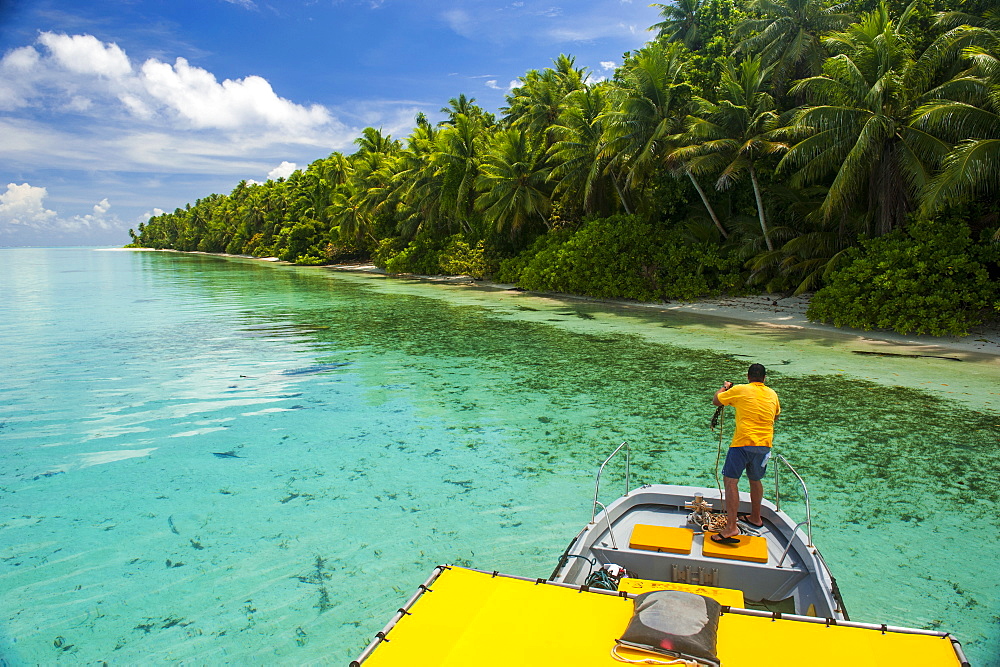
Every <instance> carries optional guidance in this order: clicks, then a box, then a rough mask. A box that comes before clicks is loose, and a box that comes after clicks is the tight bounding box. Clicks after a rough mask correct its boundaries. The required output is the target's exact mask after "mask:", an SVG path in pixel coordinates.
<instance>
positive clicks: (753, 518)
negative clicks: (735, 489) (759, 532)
mask: <svg viewBox="0 0 1000 667" xmlns="http://www.w3.org/2000/svg"><path fill="white" fill-rule="evenodd" d="M762 500H764V484H763V483H762V482H761V481H760V480H759V479H758V480H753V479H751V480H750V523H755V524H757V525H758V526H763V525H764V520H763V519H761V518H760V504H761V501H762Z"/></svg>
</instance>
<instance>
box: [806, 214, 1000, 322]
mask: <svg viewBox="0 0 1000 667" xmlns="http://www.w3.org/2000/svg"><path fill="white" fill-rule="evenodd" d="M996 254H997V250H996V248H995V246H990V245H986V244H976V243H974V242H973V240H972V238H971V237H970V235H969V229H968V227H967V226H966V225H965V224H964V223H962V222H961V221H926V220H922V221H917V222H914V223H913V224H911V225H909V226H908V227H907V229H906V230H904V231H899V230H897V231H894V232H892V233H890V234H886V235H885V236H881V237H878V238H874V239H867V240H862V242H861V246H860V247H858V248H852V249H851V250H850V251H849V254H848V257H847V264H846V265H845V266H844V267H843V268H841V269H839V270H838V271H836V272H835V273H834V274H833V275H832V276H831V278H830V281H829V283H828V284H827V285H826V286H825V287H823V288H822V289H820V290H819V291H818V292H816V295H815V296H814V297H813V299H812V301H811V303H810V304H809V308H808V310H807V311H806V316H807V317H808V318H809V319H810V320H814V321H821V322H832V323H833V324H834V325H836V326H849V327H855V328H858V329H866V330H868V329H892V330H893V331H897V332H899V333H902V334H908V333H917V334H924V333H927V334H932V335H935V336H945V335H956V336H962V335H966V334H967V333H968V331H969V328H970V327H973V326H975V325H977V324H981V323H982V322H983V321H984V319H985V318H986V317H988V316H990V315H991V314H995V313H996V306H995V304H994V301H995V299H996V298H997V296H998V292H997V288H996V286H995V285H994V283H993V282H992V281H991V280H990V277H989V274H988V272H987V270H986V267H985V265H984V262H987V263H990V262H994V263H995V262H996Z"/></svg>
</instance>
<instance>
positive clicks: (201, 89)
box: [0, 32, 344, 143]
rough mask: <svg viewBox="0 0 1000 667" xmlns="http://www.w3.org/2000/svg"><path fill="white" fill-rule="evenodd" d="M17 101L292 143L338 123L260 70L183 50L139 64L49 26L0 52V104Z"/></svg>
mask: <svg viewBox="0 0 1000 667" xmlns="http://www.w3.org/2000/svg"><path fill="white" fill-rule="evenodd" d="M24 107H36V108H38V107H41V108H44V107H51V108H61V109H64V110H68V111H73V112H78V113H88V114H90V115H91V116H94V117H100V118H102V119H103V118H107V117H108V116H109V115H112V116H114V115H117V116H118V117H126V118H127V117H131V118H133V119H135V120H140V121H146V122H149V123H153V124H155V125H158V126H160V127H173V128H175V129H177V130H185V129H195V130H202V129H207V130H222V131H225V132H229V133H232V134H237V135H245V134H248V133H253V134H255V135H258V136H259V135H260V134H261V133H262V132H267V131H270V132H273V133H281V134H282V135H283V136H284V137H285V140H286V141H291V142H296V143H301V142H305V143H313V142H315V143H328V140H329V134H330V133H331V132H334V133H340V132H343V130H344V127H343V125H342V124H341V123H339V122H338V121H337V120H336V119H335V118H334V117H333V116H332V115H331V114H330V112H329V111H328V110H327V109H326V108H325V107H323V106H321V105H318V104H313V105H302V104H297V103H295V102H292V101H291V100H288V99H285V98H283V97H281V96H280V95H278V94H277V93H276V92H275V91H274V89H273V88H272V87H271V84H270V83H269V82H268V81H267V80H266V79H264V78H262V77H259V76H255V75H249V76H246V77H244V78H239V79H224V80H222V81H219V80H218V79H217V78H216V77H215V75H214V74H212V73H211V72H209V71H208V70H206V69H203V68H201V67H197V66H195V65H192V64H191V63H190V62H188V61H187V59H185V58H176V59H175V60H174V62H173V63H170V62H164V61H162V60H158V59H156V58H149V59H147V60H146V61H145V62H143V63H141V64H138V63H135V62H133V61H132V59H130V58H129V56H128V54H126V53H125V51H124V50H123V49H122V48H121V47H119V46H118V45H117V44H115V43H113V42H102V41H101V40H99V39H97V38H96V37H94V36H93V35H65V34H58V33H54V32H43V33H41V34H40V35H39V36H38V40H37V47H36V46H35V45H32V46H26V47H22V48H18V49H14V50H12V51H10V52H8V53H7V54H6V55H4V57H3V59H2V60H0V109H4V110H13V109H20V108H24ZM319 135H326V136H322V138H321V137H320V136H319ZM324 140H326V141H324Z"/></svg>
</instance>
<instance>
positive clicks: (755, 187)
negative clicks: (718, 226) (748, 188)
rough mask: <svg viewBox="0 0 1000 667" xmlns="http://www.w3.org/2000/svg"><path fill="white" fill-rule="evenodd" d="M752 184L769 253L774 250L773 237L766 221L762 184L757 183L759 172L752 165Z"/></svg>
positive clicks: (761, 228)
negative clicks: (769, 234)
mask: <svg viewBox="0 0 1000 667" xmlns="http://www.w3.org/2000/svg"><path fill="white" fill-rule="evenodd" d="M750 182H751V183H753V196H754V197H756V198H757V217H759V218H760V231H762V232H764V243H766V244H767V249H768V250H769V251H771V250H774V246H773V245H771V237H770V236H768V233H767V221H766V220H764V202H763V201H762V200H761V198H760V183H758V182H757V172H756V171H754V168H753V165H750Z"/></svg>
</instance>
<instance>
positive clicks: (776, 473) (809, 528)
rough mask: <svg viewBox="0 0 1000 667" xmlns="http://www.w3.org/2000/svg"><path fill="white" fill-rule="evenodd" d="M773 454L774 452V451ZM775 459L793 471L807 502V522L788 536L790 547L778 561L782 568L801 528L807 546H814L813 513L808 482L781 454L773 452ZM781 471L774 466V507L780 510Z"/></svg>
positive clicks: (797, 526) (801, 523) (800, 524)
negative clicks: (794, 538)
mask: <svg viewBox="0 0 1000 667" xmlns="http://www.w3.org/2000/svg"><path fill="white" fill-rule="evenodd" d="M772 452H773V450H772ZM774 457H777V458H778V460H779V461H781V462H782V463H784V464H785V466H786V467H787V468H788V469H789V470H790V471H791V473H792V474H793V475H795V478H796V479H797V480H799V484H801V485H802V497H803V498H805V501H806V520H805V521H800V522H799V523H797V524H795V528H793V529H792V534H791V535H789V536H788V545H787V546H786V547H785V550H784V551H783V552H782V554H781V558H779V559H778V567H781V564H782V563H783V562H784V561H785V556H787V555H788V551H789V549H790V548H791V546H792V537H794V535H795V532H796V531H797V530H798V529H799V528H801V527H802V526H805V527H806V536H807V537H808V543H807V545H806V546H810V547H811V546H813V533H812V511H811V510H810V508H809V489H808V488H806V482H805V480H804V479H802V476H801V475H799V473H798V472H796V471H795V468H793V467H792V464H791V463H789V462H788V459H786V458H785V457H784V456H782V455H781V454H778V453H776V452H773V453H772V458H774ZM779 470H780V466H774V506H775V507H777V508H778V509H779V510H780V509H781V490H780V486H779V482H778V479H779V477H780V475H779Z"/></svg>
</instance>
